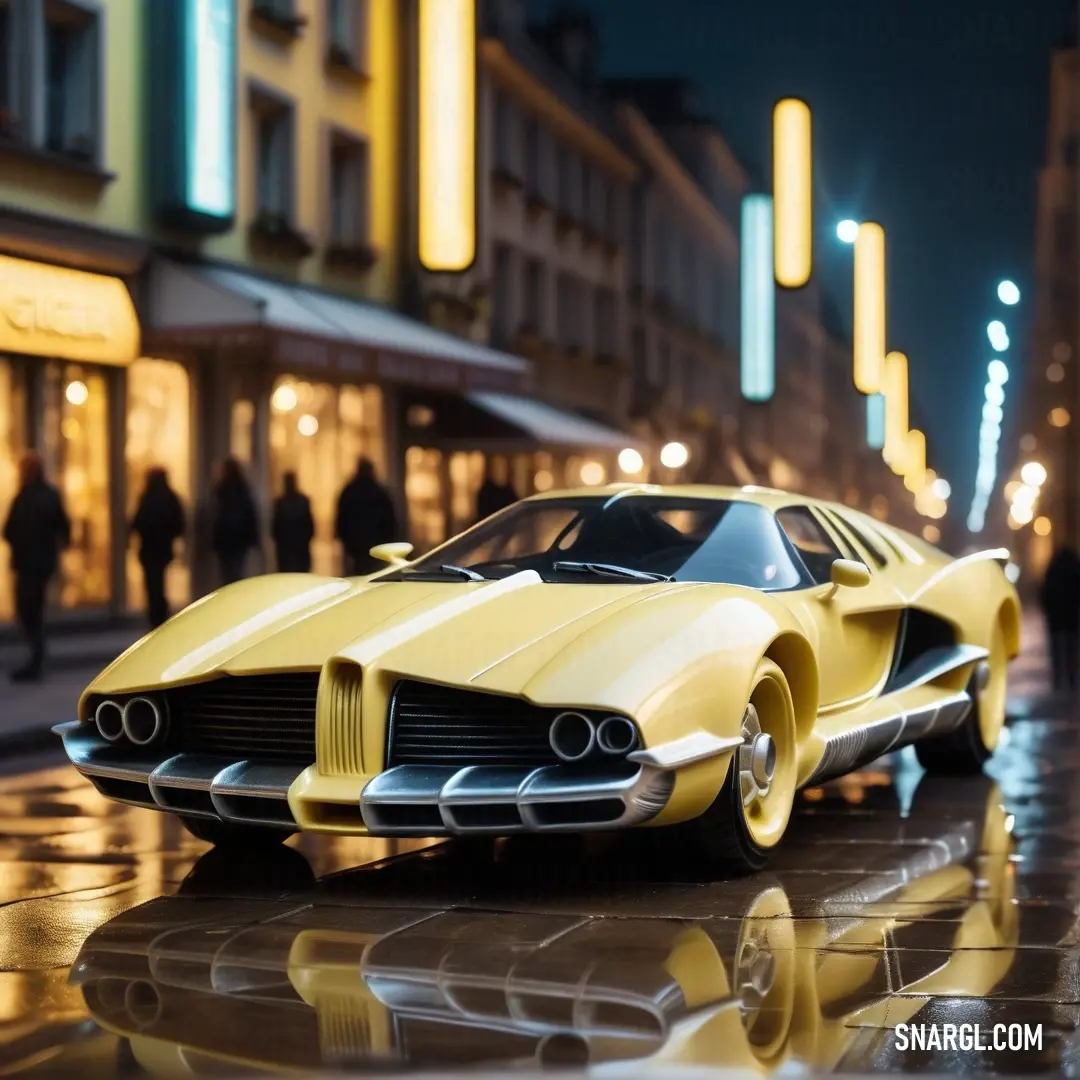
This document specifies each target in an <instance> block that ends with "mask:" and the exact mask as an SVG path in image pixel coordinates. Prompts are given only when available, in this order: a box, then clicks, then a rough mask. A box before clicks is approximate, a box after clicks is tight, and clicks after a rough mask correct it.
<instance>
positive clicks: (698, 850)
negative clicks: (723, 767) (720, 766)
mask: <svg viewBox="0 0 1080 1080" xmlns="http://www.w3.org/2000/svg"><path fill="white" fill-rule="evenodd" d="M732 765H733V767H732V768H730V769H728V775H727V779H726V780H725V781H724V786H723V787H722V788H721V789H720V794H719V795H717V796H716V798H715V799H714V800H713V804H712V805H711V806H710V807H709V809H708V810H706V811H705V813H704V814H702V815H701V817H699V818H695V819H694V820H693V821H688V822H687V823H686V825H685V826H677V828H684V829H685V830H686V832H685V833H684V835H683V837H682V838H681V839H685V841H686V842H688V843H689V845H690V847H691V853H692V855H693V857H694V858H695V859H700V860H701V861H702V862H703V863H704V864H705V865H706V867H707V868H708V869H709V870H710V871H712V872H715V873H716V874H718V875H721V876H724V877H741V876H742V875H744V874H754V873H757V871H758V870H761V869H762V868H763V867H764V866H765V865H766V864H767V863H768V861H769V854H770V852H769V851H768V850H767V849H765V848H763V847H761V846H760V845H758V844H756V843H755V842H754V838H753V837H752V836H751V835H750V830H749V829H747V827H746V819H745V818H744V816H743V805H742V792H741V790H740V788H739V771H738V769H737V768H734V763H732Z"/></svg>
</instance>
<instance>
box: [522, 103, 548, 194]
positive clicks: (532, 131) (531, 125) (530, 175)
mask: <svg viewBox="0 0 1080 1080" xmlns="http://www.w3.org/2000/svg"><path fill="white" fill-rule="evenodd" d="M525 183H526V184H527V185H528V188H529V194H530V195H535V196H538V197H539V196H543V195H544V194H545V189H546V185H545V183H544V133H543V130H542V129H541V127H540V121H539V120H537V119H536V118H535V117H529V119H528V120H527V121H526V123H525Z"/></svg>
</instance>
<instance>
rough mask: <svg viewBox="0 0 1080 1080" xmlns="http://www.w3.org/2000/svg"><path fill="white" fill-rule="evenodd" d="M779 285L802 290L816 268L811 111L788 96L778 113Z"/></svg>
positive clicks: (776, 259)
mask: <svg viewBox="0 0 1080 1080" xmlns="http://www.w3.org/2000/svg"><path fill="white" fill-rule="evenodd" d="M773 201H774V215H775V223H774V247H775V254H774V262H775V274H776V283H777V285H780V286H781V287H782V288H785V289H798V288H801V287H802V286H803V285H805V284H806V283H807V282H808V281H809V280H810V271H811V268H812V264H813V216H814V215H813V145H812V138H811V121H810V107H809V106H808V105H807V104H806V102H805V101H800V100H799V99H798V98H784V100H783V101H778V102H777V103H776V107H775V108H774V109H773Z"/></svg>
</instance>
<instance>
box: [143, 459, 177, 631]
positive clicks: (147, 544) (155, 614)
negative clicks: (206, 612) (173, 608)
mask: <svg viewBox="0 0 1080 1080" xmlns="http://www.w3.org/2000/svg"><path fill="white" fill-rule="evenodd" d="M185 524H186V523H185V519H184V508H183V506H182V505H181V503H180V498H179V496H178V495H177V494H176V492H175V491H173V489H172V488H171V487H170V486H169V476H168V473H166V471H165V470H164V469H160V468H153V469H148V470H147V473H146V486H145V487H144V488H143V493H142V495H141V496H140V497H139V505H138V506H137V507H136V509H135V517H134V518H132V520H131V531H132V532H133V533H134V534H135V535H136V536H138V538H139V562H140V563H141V565H142V571H143V580H144V581H145V582H146V613H147V615H148V617H149V619H150V626H151V628H156V627H158V626H160V625H161V624H162V623H163V622H164V621H165V620H166V619H167V618H168V617H169V603H168V600H167V599H166V598H165V571H166V569H167V568H168V566H169V563H171V562H172V561H173V545H174V543H175V542H176V541H177V540H178V539H179V538H180V537H181V536H183V535H184V528H185Z"/></svg>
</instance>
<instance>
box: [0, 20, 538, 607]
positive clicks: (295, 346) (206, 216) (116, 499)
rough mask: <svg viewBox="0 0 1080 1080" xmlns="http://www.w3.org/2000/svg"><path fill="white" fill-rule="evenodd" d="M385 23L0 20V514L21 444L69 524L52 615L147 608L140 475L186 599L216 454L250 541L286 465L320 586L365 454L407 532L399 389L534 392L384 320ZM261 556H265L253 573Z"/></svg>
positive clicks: (412, 327)
mask: <svg viewBox="0 0 1080 1080" xmlns="http://www.w3.org/2000/svg"><path fill="white" fill-rule="evenodd" d="M403 25H404V23H403V18H402V6H401V5H399V4H398V3H397V2H396V0H242V2H240V3H233V2H232V0H148V2H147V3H145V4H144V3H138V4H132V3H129V2H128V0H10V2H9V3H6V4H3V5H0V49H2V50H3V51H4V52H5V56H4V60H5V63H4V64H3V68H2V70H3V72H4V74H5V75H6V76H7V79H6V83H5V84H4V86H3V87H2V88H0V89H2V92H3V97H2V98H0V155H2V157H3V159H4V169H3V172H2V174H0V255H2V256H3V259H4V261H3V263H0V289H2V290H3V303H4V307H5V312H6V314H7V319H6V321H4V322H3V323H0V416H2V417H3V421H2V423H0V515H5V514H6V513H7V509H8V506H9V504H10V500H11V498H12V497H13V494H14V491H15V485H16V461H17V458H18V455H19V454H20V453H21V451H22V450H24V449H26V448H29V447H36V448H39V449H41V450H42V451H43V452H44V455H45V458H46V467H47V470H48V473H49V475H50V477H51V478H52V479H54V480H55V481H56V482H57V483H58V484H59V486H60V488H61V491H62V494H63V495H64V498H65V501H66V504H67V507H68V510H69V512H70V515H71V517H72V521H73V542H72V545H71V548H70V549H69V550H68V551H66V552H65V553H64V555H63V565H62V573H61V575H60V580H59V581H58V583H57V586H56V590H55V596H54V597H52V598H51V601H52V602H53V604H54V606H56V607H58V608H59V609H61V610H64V611H72V612H74V611H93V612H98V613H111V614H118V613H121V612H124V611H126V610H138V609H140V608H141V607H142V604H143V597H142V592H141V590H142V586H141V580H140V579H141V575H140V574H139V572H138V565H137V560H136V558H135V553H134V546H133V544H132V543H131V542H130V540H129V536H128V528H127V522H128V521H129V520H130V517H131V514H132V511H133V509H134V506H135V503H136V501H137V499H138V497H139V494H140V491H141V488H142V484H143V478H144V475H145V472H146V470H147V468H149V467H150V466H152V465H154V466H157V465H163V466H165V467H166V468H167V470H168V472H169V475H170V480H171V482H172V484H173V486H174V487H175V488H176V490H177V492H178V493H179V494H180V496H181V498H182V499H183V501H184V502H185V504H186V505H187V506H188V507H189V508H190V510H191V511H192V513H190V515H189V518H190V528H189V530H188V535H187V536H186V538H185V541H184V543H183V544H181V545H180V546H179V548H178V556H179V557H178V558H177V560H176V561H175V562H174V564H173V566H172V567H171V568H170V574H169V580H168V583H167V585H168V593H169V598H170V600H171V602H172V604H173V606H179V605H181V604H183V603H185V602H187V601H188V600H190V599H191V598H193V597H194V596H196V595H199V594H201V593H202V592H204V591H206V590H207V589H208V588H211V587H213V586H214V585H215V584H216V583H217V578H216V569H215V566H214V560H213V558H212V553H211V551H210V544H209V533H210V529H209V520H208V512H207V501H208V496H209V492H210V489H211V485H212V481H213V475H214V468H215V465H216V463H217V462H218V461H219V460H220V459H221V458H223V457H225V456H226V455H230V454H231V455H233V456H235V457H237V458H239V459H240V460H241V461H242V462H243V463H244V464H245V466H246V467H247V469H248V472H249V476H250V479H251V480H252V482H253V487H254V491H255V494H256V497H257V501H258V503H259V506H260V509H261V510H262V512H263V516H264V523H265V518H266V517H268V512H269V505H270V502H271V500H272V498H273V496H274V495H275V494H276V492H277V491H278V490H279V488H280V485H281V477H282V475H283V473H284V472H286V471H289V470H291V471H295V472H296V473H297V474H298V476H299V479H300V485H301V487H302V488H304V489H305V490H306V491H307V492H308V494H309V495H310V496H311V498H312V503H313V509H314V512H315V518H316V533H317V535H316V541H315V544H314V552H313V554H314V560H315V568H316V570H318V571H320V572H335V571H337V570H338V569H339V567H340V559H339V553H338V552H337V549H336V544H335V542H334V538H333V525H334V522H333V517H334V504H335V501H336V497H337V494H338V492H339V491H340V488H341V486H342V485H343V484H344V483H345V481H346V480H347V479H348V477H349V476H350V475H351V474H352V473H353V471H354V470H355V468H356V462H357V460H358V458H360V457H361V456H364V457H368V458H370V459H371V460H372V461H374V462H375V464H376V468H377V471H378V472H379V473H380V474H381V475H382V476H383V477H384V478H385V479H386V480H387V481H388V482H389V484H390V486H391V489H392V491H393V492H394V494H395V496H396V497H397V498H398V501H399V504H400V510H401V516H402V518H403V519H404V518H407V514H406V512H405V498H404V490H403V488H404V479H405V471H406V467H405V448H404V447H403V446H402V444H401V442H400V440H399V438H398V432H399V430H400V427H401V423H402V421H401V412H402V408H403V406H402V395H403V394H404V392H405V391H406V390H407V389H409V388H416V387H431V386H436V387H439V388H440V389H444V390H447V391H450V392H453V393H454V394H456V395H458V396H461V395H462V394H463V393H465V392H467V391H468V392H472V391H476V392H481V391H484V392H506V391H513V390H522V389H525V388H526V387H527V385H528V378H527V376H528V365H527V364H526V363H524V362H523V361H521V360H519V359H516V358H514V357H511V356H507V355H505V354H500V353H497V352H495V351H494V350H491V349H488V348H484V347H481V346H477V345H474V344H471V343H469V342H465V341H460V340H458V339H457V338H454V337H451V336H450V335H447V334H440V333H438V332H436V331H433V330H431V329H430V328H429V327H427V326H424V325H422V324H421V323H418V322H416V321H415V320H411V319H408V318H405V317H404V316H402V315H399V314H397V313H395V312H394V311H393V310H392V309H391V305H395V304H397V303H398V302H399V301H400V282H401V265H402V264H401V242H402V241H401V238H402V236H403V234H404V232H405V228H404V225H403V218H404V216H405V214H406V211H407V207H406V206H405V204H404V195H403V192H404V190H405V185H404V184H403V182H402V168H403V156H404V140H403V136H402V135H401V132H402V131H403V129H404V128H405V127H406V126H407V124H406V123H405V121H406V120H407V117H406V116H405V114H404V112H403V109H404V108H405V104H404V83H403V74H402V70H403V68H402V63H401V56H400V51H401V49H402V47H403V42H404V39H403V36H402V35H403V33H404V31H403ZM151 61H152V62H151ZM264 532H265V530H264ZM0 549H2V550H3V556H2V558H3V559H5V560H6V558H7V551H6V546H4V545H0ZM272 565H273V563H272V560H271V558H270V555H269V551H268V550H267V545H264V548H263V550H261V551H260V552H258V553H257V555H256V556H255V557H254V558H252V560H251V564H250V566H249V569H250V570H251V571H257V570H260V569H269V568H272ZM5 569H6V567H4V566H0V581H2V584H0V621H4V620H6V619H9V618H10V617H11V615H12V598H11V590H10V585H9V582H10V578H9V575H8V574H7V573H5V572H3V571H4V570H5Z"/></svg>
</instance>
